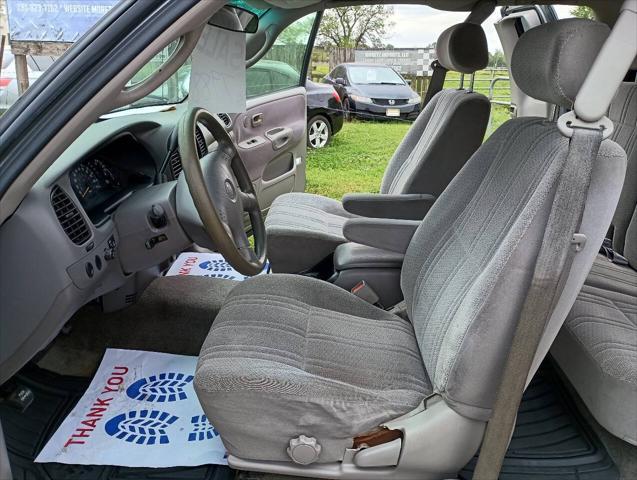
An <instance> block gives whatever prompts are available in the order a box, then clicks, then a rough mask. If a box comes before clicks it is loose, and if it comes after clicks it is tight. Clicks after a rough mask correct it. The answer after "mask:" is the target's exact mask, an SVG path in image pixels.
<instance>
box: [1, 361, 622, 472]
mask: <svg viewBox="0 0 637 480" xmlns="http://www.w3.org/2000/svg"><path fill="white" fill-rule="evenodd" d="M15 382H17V383H18V384H19V385H21V386H25V387H28V388H29V389H31V390H32V391H33V393H34V401H33V403H32V404H31V406H30V407H29V408H28V410H27V411H26V412H25V413H20V412H18V411H17V410H16V409H14V408H12V407H8V406H7V405H3V404H0V419H1V420H2V426H3V428H4V433H5V436H6V439H7V444H8V447H9V456H10V459H11V465H12V468H13V474H14V477H15V478H16V479H28V480H98V479H99V480H132V479H135V480H145V479H148V480H169V479H170V480H181V479H189V480H190V479H192V480H194V479H197V480H232V479H234V477H235V472H234V471H233V470H232V469H230V468H228V467H226V466H217V465H210V466H205V467H189V468H170V469H162V468H160V469H141V468H126V467H108V466H104V467H103V466H81V465H63V464H36V463H33V459H34V458H35V456H36V455H37V454H38V452H39V451H40V450H41V449H42V447H43V446H44V444H45V443H46V442H47V440H48V439H49V438H50V437H51V435H52V434H53V432H55V430H56V429H57V427H58V426H59V425H60V423H61V422H62V420H63V419H64V418H65V417H66V416H67V415H68V413H69V412H70V411H71V409H72V408H73V407H74V406H75V404H76V403H77V401H78V400H79V399H80V397H81V396H82V394H83V393H84V391H85V390H86V388H87V387H88V384H89V382H88V380H86V379H83V378H75V377H65V376H61V375H57V374H54V373H50V372H47V371H46V370H42V369H39V368H37V367H35V366H34V365H29V366H27V367H25V368H24V369H23V370H22V372H21V373H20V374H18V375H17V376H16V377H15ZM474 468H475V459H474V460H473V461H471V462H470V463H469V464H468V465H467V467H465V469H464V470H463V471H462V472H461V478H463V479H465V480H469V479H471V478H472V472H473V469H474ZM500 478H501V480H535V479H537V480H539V479H542V480H554V479H560V480H562V479H564V480H575V479H577V480H597V479H600V480H601V479H603V480H616V479H618V478H619V474H618V472H617V469H616V467H615V466H614V464H613V462H612V460H611V459H610V457H609V456H608V453H607V452H606V450H605V449H604V447H603V446H602V444H601V443H600V441H599V439H598V438H597V436H596V435H595V434H594V433H593V432H592V431H591V430H590V427H589V426H588V425H587V424H586V422H585V421H584V420H583V419H582V417H581V415H580V414H579V412H578V411H577V410H576V408H575V406H574V405H573V403H572V401H571V400H570V399H569V398H568V397H567V396H566V395H565V392H564V387H563V386H562V385H561V383H560V381H559V380H558V378H557V374H556V373H555V371H554V370H553V369H552V367H550V366H548V367H547V366H543V367H542V368H541V369H540V371H539V372H538V374H537V375H536V377H535V378H534V380H533V382H532V383H531V385H530V387H529V389H528V390H527V392H526V394H525V398H524V403H523V405H522V408H521V413H520V421H519V422H518V426H517V428H516V431H515V434H514V438H513V443H512V445H511V448H510V449H509V452H508V454H507V459H506V460H505V464H504V468H503V473H502V475H501V477H500Z"/></svg>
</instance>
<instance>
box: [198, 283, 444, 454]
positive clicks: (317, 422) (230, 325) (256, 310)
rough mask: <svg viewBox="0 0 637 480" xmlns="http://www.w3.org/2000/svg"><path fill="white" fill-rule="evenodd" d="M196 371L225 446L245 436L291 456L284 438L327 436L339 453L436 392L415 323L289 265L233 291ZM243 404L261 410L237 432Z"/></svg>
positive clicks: (240, 445)
mask: <svg viewBox="0 0 637 480" xmlns="http://www.w3.org/2000/svg"><path fill="white" fill-rule="evenodd" d="M344 326H347V328H343V327H344ZM388 367H389V368H388ZM397 372H400V373H399V374H398V375H397V374H396V373H397ZM197 375H198V377H197V378H198V380H197V385H196V388H197V391H198V392H199V394H200V396H203V397H204V398H207V397H208V392H215V393H214V405H215V407H214V417H212V418H214V425H215V427H216V428H217V429H218V430H219V431H220V432H222V433H223V434H224V438H223V440H224V444H225V446H226V448H227V449H228V451H230V452H237V453H243V452H245V451H246V447H248V445H249V447H250V448H249V450H250V452H251V453H250V458H253V459H258V460H268V459H272V458H276V459H278V460H286V459H287V457H285V458H283V457H282V454H283V455H285V449H284V448H283V449H281V446H286V445H287V443H288V441H289V440H290V439H291V438H294V437H297V436H299V435H300V434H303V433H304V432H312V435H314V436H318V437H320V438H321V444H322V446H323V448H324V451H323V452H322V456H326V458H338V457H340V456H341V455H342V452H343V450H344V449H345V448H346V447H349V446H350V445H351V439H352V437H354V436H355V435H357V434H359V433H361V432H366V431H368V430H370V429H372V428H373V427H375V426H377V425H378V424H379V423H380V422H382V421H383V420H386V419H387V418H391V417H397V416H399V415H401V414H402V413H403V412H406V411H410V410H412V409H414V408H416V407H417V406H418V404H419V403H420V402H421V401H422V399H423V398H425V397H426V396H427V395H429V394H430V393H431V391H432V387H431V384H430V382H429V379H428V378H427V374H426V373H425V370H424V368H423V365H422V360H421V358H420V353H419V351H418V345H417V343H416V339H415V338H414V335H413V330H412V327H411V324H410V323H409V322H407V321H405V320H403V319H402V318H400V317H397V316H395V315H393V314H391V313H388V312H385V311H384V310H380V309H378V308H376V307H374V306H372V305H370V304H369V303H367V302H365V301H363V300H361V299H360V298H358V297H355V296H353V295H351V294H349V293H348V292H346V291H345V290H342V289H341V288H339V287H337V286H335V285H333V284H331V283H327V282H321V281H318V280H315V279H312V278H309V277H301V276H291V275H285V274H279V275H272V276H260V277H256V278H254V279H252V280H250V281H248V282H244V283H242V284H240V285H239V286H238V287H236V288H235V289H234V290H233V291H232V293H231V294H230V296H229V298H228V299H227V301H226V304H225V306H224V311H223V314H222V315H220V316H218V317H217V319H216V320H215V322H214V328H213V329H212V330H211V333H210V335H209V336H208V338H207V339H206V341H205V343H204V345H203V347H202V350H201V355H200V357H199V367H198V369H197ZM265 379H267V380H266V381H264V380H265ZM239 392H241V393H240V396H241V401H239V402H237V401H236V399H237V394H238V393H239ZM281 404H284V405H285V408H284V409H281V408H280V405H281ZM328 410H329V418H330V421H329V422H326V421H325V420H326V416H325V413H327V411H328ZM246 412H252V414H254V413H256V412H259V414H258V416H254V415H252V414H250V421H249V422H245V423H243V425H242V426H241V428H240V430H239V431H237V429H236V428H234V425H233V424H234V423H235V422H236V421H237V419H238V418H240V417H241V416H242V415H245V413H246ZM290 418H294V419H295V421H294V422H290V421H289V420H290ZM273 427H275V428H273ZM264 431H270V432H271V433H270V434H269V435H267V436H266V437H264V436H263V432H264ZM232 432H236V434H233V433H232Z"/></svg>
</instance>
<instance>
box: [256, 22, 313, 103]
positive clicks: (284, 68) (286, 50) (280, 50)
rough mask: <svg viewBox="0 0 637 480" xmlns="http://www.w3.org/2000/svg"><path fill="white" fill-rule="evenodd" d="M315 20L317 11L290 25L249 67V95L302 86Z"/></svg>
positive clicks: (265, 93)
mask: <svg viewBox="0 0 637 480" xmlns="http://www.w3.org/2000/svg"><path fill="white" fill-rule="evenodd" d="M315 19H316V13H312V14H310V15H306V16H305V17H303V18H300V19H298V20H296V21H295V22H294V23H292V24H290V25H288V26H287V27H286V28H285V30H283V31H282V32H281V34H280V35H279V36H278V37H277V39H276V41H275V42H274V45H272V47H270V50H268V53H266V54H265V56H264V57H263V58H262V59H261V60H259V61H258V62H257V63H256V64H255V65H253V66H252V67H250V68H249V69H248V70H247V72H246V95H247V97H248V98H253V97H258V96H260V95H267V94H268V93H273V92H277V91H280V90H286V89H288V88H294V87H298V86H300V85H302V83H303V79H302V78H301V72H302V70H303V62H304V60H305V54H306V52H307V49H308V44H309V41H310V37H311V34H312V27H313V26H314V21H315ZM257 71H258V72H259V73H256V72H257Z"/></svg>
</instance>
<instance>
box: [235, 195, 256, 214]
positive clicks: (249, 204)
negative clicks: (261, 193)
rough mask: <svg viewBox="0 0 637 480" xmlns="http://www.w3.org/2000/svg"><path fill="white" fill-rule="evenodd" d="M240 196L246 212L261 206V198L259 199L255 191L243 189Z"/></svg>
mask: <svg viewBox="0 0 637 480" xmlns="http://www.w3.org/2000/svg"><path fill="white" fill-rule="evenodd" d="M239 198H240V199H241V204H242V205H243V211H244V212H252V211H254V210H255V209H258V208H259V200H257V196H256V195H255V194H254V193H252V192H243V191H241V192H239Z"/></svg>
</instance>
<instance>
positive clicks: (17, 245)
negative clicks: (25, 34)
mask: <svg viewBox="0 0 637 480" xmlns="http://www.w3.org/2000/svg"><path fill="white" fill-rule="evenodd" d="M185 108H186V105H178V106H177V107H176V108H172V109H169V110H168V111H162V112H157V111H155V112H152V113H143V114H137V113H132V114H129V115H125V116H117V117H114V118H109V119H105V120H102V121H100V122H97V123H95V124H94V125H91V126H90V127H89V128H88V129H87V130H86V131H85V132H84V133H83V134H82V135H81V136H80V137H79V138H78V139H77V140H76V141H75V142H74V143H73V144H72V145H71V146H70V147H69V148H68V149H67V150H66V151H65V152H64V154H63V155H62V156H60V157H59V158H58V159H57V160H56V161H55V162H54V163H53V164H52V166H51V167H50V168H49V169H48V171H47V172H46V173H45V174H44V175H43V176H42V178H40V180H39V181H38V182H37V183H36V185H35V186H34V187H33V189H32V190H31V192H30V193H29V195H28V196H27V197H26V198H25V199H24V201H23V202H22V204H21V205H20V207H19V208H18V209H17V211H16V212H15V213H14V214H13V216H12V217H11V218H10V219H8V220H7V221H6V222H5V223H4V224H3V225H2V227H0V266H1V268H0V384H1V383H3V382H4V381H6V380H7V379H8V378H9V377H11V376H12V375H13V374H14V373H15V372H16V371H17V370H19V369H20V368H21V367H22V366H23V365H24V364H25V363H26V362H28V361H29V360H30V359H31V358H32V357H33V355H34V354H35V353H37V352H38V351H40V350H41V349H42V348H44V347H45V346H46V345H47V344H48V343H49V342H50V341H51V340H52V339H53V338H54V337H55V336H56V335H57V333H58V332H59V330H60V329H61V328H62V326H63V325H64V323H65V322H66V321H67V320H68V319H69V318H70V317H71V316H72V315H73V314H74V313H75V312H76V311H77V310H78V309H79V308H80V307H81V306H83V305H85V304H86V303H87V302H89V301H91V300H93V299H95V298H97V297H99V296H102V295H105V294H107V293H109V292H112V291H114V290H116V289H119V288H121V287H122V286H124V285H125V284H126V283H127V282H130V281H131V278H132V277H134V276H135V274H136V273H137V272H135V271H131V270H130V269H129V270H126V269H125V268H123V266H122V263H121V258H120V250H121V244H120V243H121V238H120V232H119V231H118V228H117V226H116V221H115V220H114V218H115V217H116V215H117V213H118V212H117V211H115V212H114V214H113V215H110V216H108V217H107V218H105V220H104V221H102V222H99V223H98V224H97V225H95V224H94V223H93V222H92V221H91V219H90V218H89V216H88V215H87V212H86V211H85V210H84V209H83V208H82V207H81V203H80V201H79V199H78V196H77V195H76V193H75V192H74V189H73V188H72V186H71V182H70V179H69V172H70V171H71V170H72V169H73V168H74V166H76V165H77V164H78V163H79V162H81V161H83V160H85V159H86V158H87V157H89V156H90V155H91V154H92V153H93V152H95V151H96V149H99V148H100V147H101V146H103V145H105V144H108V143H109V142H110V141H111V140H112V139H115V138H117V137H118V136H120V135H122V134H131V135H132V136H133V137H134V138H135V139H136V140H137V142H139V144H140V145H142V146H143V148H144V149H145V150H147V151H148V153H149V155H150V157H151V158H152V159H153V161H154V163H155V165H154V167H155V170H156V171H157V172H159V170H160V169H161V168H162V166H163V165H164V164H165V162H166V161H167V160H168V154H169V141H170V139H171V134H172V133H173V131H174V130H175V126H176V124H177V122H178V121H179V118H180V117H181V115H182V114H183V111H184V109H185ZM205 137H206V142H207V143H208V144H209V143H210V142H211V140H212V139H211V137H209V134H208V132H205ZM159 178H161V177H160V176H159V175H158V176H156V178H155V179H153V180H154V183H160V182H159V181H158V179H159ZM175 183H176V182H168V183H167V184H164V185H163V186H158V187H149V188H145V189H144V190H145V191H146V190H148V191H150V190H157V189H163V190H164V192H165V190H166V189H170V188H171V184H172V188H174V184H175ZM58 188H59V189H62V191H63V192H64V194H66V195H67V196H68V198H69V199H70V200H71V201H72V202H73V203H74V204H75V206H76V207H77V210H79V212H80V214H81V216H82V217H83V220H84V222H85V223H86V225H87V226H88V229H89V232H88V233H89V234H90V237H89V238H88V240H85V241H84V240H83V241H82V242H81V244H79V245H78V244H76V243H74V242H73V241H71V238H70V237H69V235H67V232H65V231H64V230H63V228H62V225H61V223H60V221H59V220H58V216H57V215H56V210H54V208H53V206H52V194H53V193H54V190H55V189H58ZM58 193H59V192H58ZM138 193H139V192H133V193H132V195H136V194H138ZM130 203H132V202H130ZM172 220H173V221H175V223H176V219H174V218H173V219H172ZM179 241H180V242H181V244H183V242H184V241H185V240H184V238H181V237H180V238H179ZM172 253H175V252H171V253H170V254H172ZM170 254H168V253H164V255H168V256H170ZM158 258H159V257H158ZM159 261H161V260H159Z"/></svg>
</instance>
